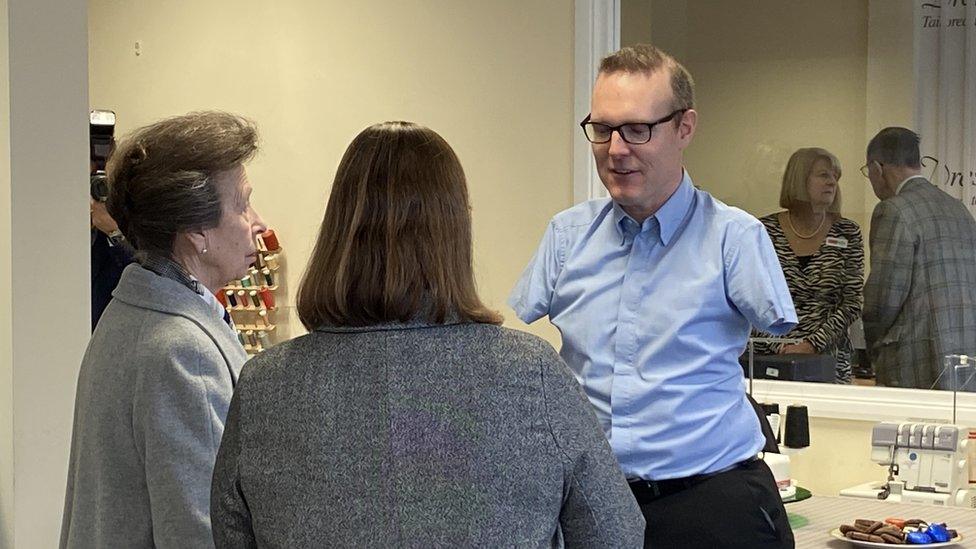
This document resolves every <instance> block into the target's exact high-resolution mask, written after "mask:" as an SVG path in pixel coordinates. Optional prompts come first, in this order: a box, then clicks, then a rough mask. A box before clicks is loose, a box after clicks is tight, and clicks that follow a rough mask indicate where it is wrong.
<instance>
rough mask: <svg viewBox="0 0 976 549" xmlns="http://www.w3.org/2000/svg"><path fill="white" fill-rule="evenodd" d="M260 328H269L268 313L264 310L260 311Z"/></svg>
mask: <svg viewBox="0 0 976 549" xmlns="http://www.w3.org/2000/svg"><path fill="white" fill-rule="evenodd" d="M258 326H263V327H265V328H267V327H268V311H266V310H264V309H261V310H260V311H258Z"/></svg>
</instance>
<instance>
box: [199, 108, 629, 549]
mask: <svg viewBox="0 0 976 549" xmlns="http://www.w3.org/2000/svg"><path fill="white" fill-rule="evenodd" d="M298 312H299V316H300V317H301V320H302V322H303V323H304V325H305V326H306V327H307V328H308V329H309V332H310V333H309V334H307V335H305V336H302V337H299V338H297V339H295V340H292V341H290V342H287V343H283V344H280V345H278V346H276V347H274V348H272V349H271V350H269V351H267V352H265V353H263V354H262V355H261V356H259V357H257V358H255V359H253V360H252V361H250V362H249V363H248V364H247V366H246V367H245V369H244V372H243V373H242V375H241V380H240V383H239V384H238V386H237V389H236V391H235V394H234V399H233V401H232V402H231V407H230V412H229V415H228V419H227V429H226V431H225V432H224V439H223V441H222V442H221V446H220V452H219V453H218V455H217V465H216V466H215V469H214V479H213V488H212V494H211V509H212V517H213V529H214V539H215V541H216V543H217V546H218V547H235V548H236V547H257V546H261V547H384V548H385V547H424V548H426V547H472V546H480V547H559V546H563V545H565V546H569V547H641V546H642V540H643V533H644V521H643V518H642V517H641V514H640V510H639V509H638V508H637V505H636V503H635V501H634V498H633V496H632V495H631V492H630V489H629V488H628V487H627V484H626V482H625V480H624V478H623V475H622V474H621V473H620V470H619V469H618V467H617V463H616V461H615V459H614V456H613V454H612V453H611V450H610V447H609V445H608V444H607V441H606V439H605V438H604V436H603V433H602V430H601V429H600V426H599V425H598V423H597V420H596V418H595V417H594V415H593V413H592V412H591V411H590V408H589V405H588V403H587V401H586V399H585V397H584V396H583V394H582V391H581V390H580V387H579V385H578V383H577V382H576V379H575V378H574V377H573V376H572V374H571V373H570V372H569V370H568V369H567V368H566V366H565V365H564V364H563V363H562V362H561V360H560V359H559V356H558V355H557V354H556V353H555V351H553V349H552V348H551V347H550V346H549V345H548V344H547V343H545V342H544V341H542V340H540V339H539V338H536V337H534V336H531V335H528V334H525V333H521V332H516V331H513V330H507V329H505V328H501V327H500V326H499V324H501V317H500V316H499V315H498V314H497V313H495V312H493V311H490V310H488V309H487V308H486V307H485V306H484V305H483V304H482V303H481V301H480V300H479V298H478V296H477V294H476V292H475V285H474V276H473V273H472V266H471V218H470V207H469V203H468V195H467V187H466V183H465V178H464V173H463V171H462V169H461V165H460V163H459V162H458V159H457V157H456V156H455V154H454V151H453V150H451V148H450V146H449V145H448V144H447V143H446V142H445V141H444V140H443V139H442V138H441V137H440V136H439V135H437V134H436V133H434V132H433V131H431V130H429V129H427V128H423V127H420V126H417V125H414V124H410V123H405V122H389V123H385V124H379V125H376V126H372V127H370V128H367V129H366V130H364V131H363V132H362V133H360V134H359V136H358V137H356V139H355V140H354V141H353V142H352V144H351V145H350V146H349V148H348V149H347V151H346V153H345V155H344V156H343V158H342V162H341V163H340V165H339V168H338V172H337V174H336V178H335V182H334V184H333V187H332V194H331V197H330V199H329V204H328V208H327V211H326V214H325V219H324V221H323V222H322V227H321V230H320V233H319V237H318V241H317V243H316V246H315V250H314V251H313V253H312V257H311V260H310V262H309V265H308V269H307V271H306V274H305V278H304V280H303V281H302V284H301V288H300V289H299V292H298Z"/></svg>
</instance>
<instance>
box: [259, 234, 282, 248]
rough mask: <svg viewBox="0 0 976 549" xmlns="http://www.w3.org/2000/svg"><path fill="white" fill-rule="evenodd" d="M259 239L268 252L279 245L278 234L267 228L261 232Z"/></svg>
mask: <svg viewBox="0 0 976 549" xmlns="http://www.w3.org/2000/svg"><path fill="white" fill-rule="evenodd" d="M261 240H262V241H263V242H264V249H265V250H268V251H269V252H275V251H277V250H278V249H279V248H281V246H280V245H279V244H278V235H276V234H275V232H274V231H272V230H271V229H268V230H266V231H264V232H263V233H261Z"/></svg>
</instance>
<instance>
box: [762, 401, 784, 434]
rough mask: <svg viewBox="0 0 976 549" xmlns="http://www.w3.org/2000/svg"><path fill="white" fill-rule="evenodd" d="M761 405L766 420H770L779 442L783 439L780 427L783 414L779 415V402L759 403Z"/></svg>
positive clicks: (770, 425)
mask: <svg viewBox="0 0 976 549" xmlns="http://www.w3.org/2000/svg"><path fill="white" fill-rule="evenodd" d="M759 407H760V408H762V410H763V414H765V416H766V421H768V422H769V427H770V428H771V429H772V430H773V433H774V434H775V435H776V443H777V444H779V443H780V442H782V441H783V440H782V438H781V436H780V432H781V431H780V428H779V426H780V423H781V422H782V419H783V418H782V416H780V415H779V404H777V403H775V402H763V403H761V404H759Z"/></svg>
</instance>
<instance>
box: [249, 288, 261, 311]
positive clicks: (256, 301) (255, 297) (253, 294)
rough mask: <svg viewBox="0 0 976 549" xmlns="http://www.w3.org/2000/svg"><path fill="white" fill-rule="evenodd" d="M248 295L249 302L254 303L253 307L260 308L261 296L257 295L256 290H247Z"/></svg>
mask: <svg viewBox="0 0 976 549" xmlns="http://www.w3.org/2000/svg"><path fill="white" fill-rule="evenodd" d="M248 296H249V297H250V298H251V303H253V304H254V307H255V308H257V309H260V308H261V298H259V297H258V292H257V290H251V291H250V292H248Z"/></svg>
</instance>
